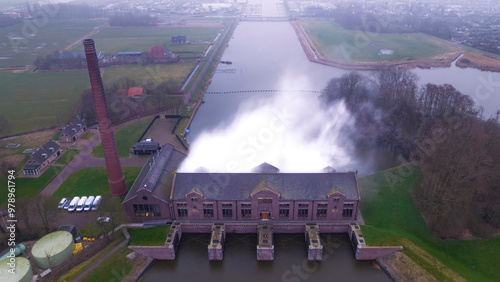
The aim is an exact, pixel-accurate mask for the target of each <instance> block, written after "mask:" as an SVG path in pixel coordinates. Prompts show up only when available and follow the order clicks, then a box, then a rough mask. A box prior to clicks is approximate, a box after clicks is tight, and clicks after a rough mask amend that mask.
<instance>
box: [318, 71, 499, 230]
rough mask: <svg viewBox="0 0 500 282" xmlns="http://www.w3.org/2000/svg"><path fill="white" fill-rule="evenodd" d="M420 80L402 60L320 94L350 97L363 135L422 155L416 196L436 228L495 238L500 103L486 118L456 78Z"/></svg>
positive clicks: (348, 77) (332, 84) (330, 98)
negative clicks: (456, 84)
mask: <svg viewBox="0 0 500 282" xmlns="http://www.w3.org/2000/svg"><path fill="white" fill-rule="evenodd" d="M417 82H418V77H417V75H415V74H414V73H412V72H411V71H408V70H402V69H398V68H386V69H382V70H379V71H376V72H374V73H373V75H372V76H363V75H360V74H358V73H356V72H351V73H348V74H345V75H343V76H342V77H341V78H335V79H331V80H330V81H329V83H328V84H327V86H326V87H325V89H324V90H323V93H322V95H321V96H320V99H322V101H323V102H324V103H325V104H326V105H328V104H331V103H335V102H338V101H340V100H343V101H344V102H345V104H346V105H347V107H348V108H349V109H350V111H351V112H352V114H353V115H354V116H355V118H356V129H357V130H356V132H355V134H354V136H353V137H354V138H356V139H357V140H358V141H364V142H366V141H376V142H386V143H390V144H392V145H394V146H395V147H396V148H398V150H399V151H400V152H401V154H402V155H403V156H404V157H406V158H407V159H408V160H409V161H417V162H418V163H419V165H420V168H421V171H422V181H421V185H420V186H419V187H418V188H416V189H415V191H414V195H415V200H416V203H417V205H418V206H419V208H420V209H421V211H422V214H423V216H424V218H425V219H426V222H427V223H428V225H429V227H430V229H431V230H432V232H433V233H434V234H435V235H436V236H438V237H441V238H463V237H464V236H465V234H467V232H471V233H472V234H473V235H475V236H480V237H482V238H491V237H492V236H494V234H495V233H496V230H497V229H498V228H499V227H500V205H499V204H498V203H500V187H499V183H500V174H499V173H498V172H499V171H500V111H499V112H497V114H496V115H495V116H491V117H489V118H484V117H483V116H482V110H481V108H477V107H476V105H475V104H474V102H473V101H472V99H471V98H470V97H469V96H468V95H465V94H462V93H460V92H459V91H458V90H456V89H455V88H454V87H453V86H452V85H449V84H444V85H435V84H427V85H423V86H422V87H418V85H417Z"/></svg>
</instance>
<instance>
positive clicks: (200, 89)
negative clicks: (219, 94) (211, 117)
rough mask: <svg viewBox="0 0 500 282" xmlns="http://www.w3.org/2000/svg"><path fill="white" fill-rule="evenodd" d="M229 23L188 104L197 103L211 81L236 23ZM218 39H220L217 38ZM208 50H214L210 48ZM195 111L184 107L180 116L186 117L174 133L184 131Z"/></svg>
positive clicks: (203, 65)
mask: <svg viewBox="0 0 500 282" xmlns="http://www.w3.org/2000/svg"><path fill="white" fill-rule="evenodd" d="M229 25H230V22H227V23H226V28H231V30H229V31H228V34H227V36H226V37H225V38H224V41H222V42H220V48H219V50H217V53H216V54H215V56H214V60H212V62H211V63H210V65H208V69H207V71H206V72H205V74H204V75H203V77H202V78H201V83H200V84H198V86H197V87H196V89H195V90H194V92H193V95H192V96H191V99H190V100H189V105H190V106H193V105H198V103H200V102H201V100H202V99H203V94H204V93H205V91H206V90H207V88H208V85H209V84H210V82H211V79H212V76H213V75H214V73H215V70H216V68H217V65H218V63H219V60H220V58H221V57H222V54H223V53H224V50H225V48H226V46H227V44H228V42H229V40H230V39H231V36H232V34H233V32H234V30H235V29H236V27H237V24H234V25H233V26H229ZM218 40H219V41H220V40H221V39H218ZM210 52H214V50H213V49H212V50H211V51H210ZM205 64H207V63H206V62H204V63H201V64H200V67H199V68H198V69H197V70H196V73H195V75H194V76H193V77H192V78H191V81H190V82H189V84H188V86H187V87H186V90H185V91H184V93H187V92H188V91H190V89H191V88H192V87H193V85H194V82H195V81H196V79H197V77H198V76H199V75H200V74H201V72H202V70H203V68H204V67H205ZM195 112H196V111H195V109H193V108H191V110H190V111H187V110H186V109H184V111H183V113H182V116H184V117H186V118H185V119H182V120H181V122H180V123H179V125H178V126H177V128H176V130H175V132H174V134H176V135H179V136H180V135H181V134H183V133H184V132H185V131H186V128H187V127H188V123H189V119H190V118H191V116H192V115H193V114H194V113H195Z"/></svg>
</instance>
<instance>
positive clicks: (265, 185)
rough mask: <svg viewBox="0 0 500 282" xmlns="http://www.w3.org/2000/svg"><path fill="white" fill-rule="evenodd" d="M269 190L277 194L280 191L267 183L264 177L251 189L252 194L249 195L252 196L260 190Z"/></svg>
mask: <svg viewBox="0 0 500 282" xmlns="http://www.w3.org/2000/svg"><path fill="white" fill-rule="evenodd" d="M266 190H267V191H271V192H274V193H276V194H277V195H279V194H280V193H279V192H278V191H276V189H274V187H273V186H272V185H271V184H270V183H269V182H267V180H266V179H264V180H262V181H261V182H260V183H259V185H257V187H255V189H254V190H253V192H252V194H250V196H253V195H255V194H257V193H259V192H260V191H266Z"/></svg>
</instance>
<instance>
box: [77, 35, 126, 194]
mask: <svg viewBox="0 0 500 282" xmlns="http://www.w3.org/2000/svg"><path fill="white" fill-rule="evenodd" d="M83 45H84V46H85V55H86V57H87V66H88V68H89V76H90V85H91V86H92V94H93V96H94V103H95V109H96V114H97V123H98V124H99V133H100V134H101V141H102V149H103V151H104V161H105V162H106V168H107V170H108V182H109V188H110V189H111V195H113V196H121V195H124V194H125V193H127V186H126V185H125V178H124V176H123V171H122V166H121V164H120V159H119V158H118V150H117V149H116V142H115V135H114V134H113V126H112V124H111V119H110V118H109V112H108V104H107V103H106V96H104V86H103V84H102V79H101V71H100V69H99V61H98V59H97V54H96V52H95V46H94V40H92V39H85V40H84V41H83Z"/></svg>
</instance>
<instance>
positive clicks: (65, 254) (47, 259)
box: [31, 231, 75, 268]
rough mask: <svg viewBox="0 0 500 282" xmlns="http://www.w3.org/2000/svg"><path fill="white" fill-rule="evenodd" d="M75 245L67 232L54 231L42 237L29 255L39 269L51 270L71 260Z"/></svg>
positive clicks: (71, 236)
mask: <svg viewBox="0 0 500 282" xmlns="http://www.w3.org/2000/svg"><path fill="white" fill-rule="evenodd" d="M74 249H75V243H74V242H73V235H71V233H69V232H68V231H56V232H52V233H50V234H47V235H45V236H43V237H42V238H41V239H40V240H38V241H37V242H36V243H35V245H34V246H33V248H32V249H31V255H32V256H33V259H34V260H35V263H36V265H37V266H38V267H39V268H51V267H55V266H58V265H61V264H63V263H64V262H65V261H66V260H68V259H69V258H71V256H72V255H73V250H74Z"/></svg>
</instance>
